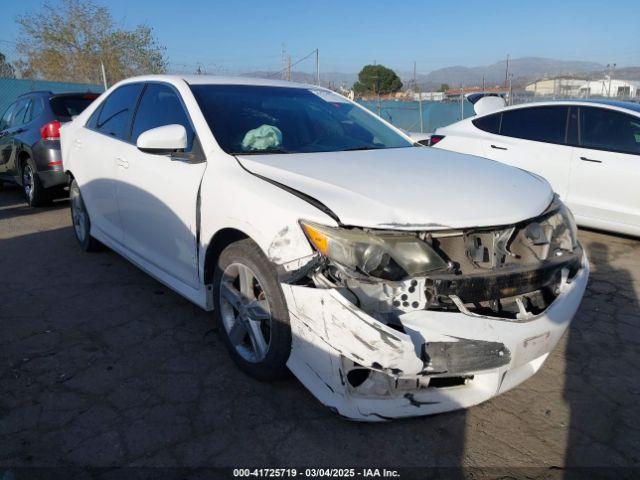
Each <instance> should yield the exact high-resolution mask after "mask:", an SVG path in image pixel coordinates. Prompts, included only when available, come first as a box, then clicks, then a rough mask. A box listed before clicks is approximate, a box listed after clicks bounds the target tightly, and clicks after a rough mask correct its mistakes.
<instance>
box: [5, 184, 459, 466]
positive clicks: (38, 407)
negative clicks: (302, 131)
mask: <svg viewBox="0 0 640 480" xmlns="http://www.w3.org/2000/svg"><path fill="white" fill-rule="evenodd" d="M126 188H135V187H132V186H131V185H127V186H126ZM137 193H139V194H140V195H142V196H144V195H148V194H145V192H137ZM0 198H2V202H5V203H4V205H5V206H7V207H8V208H9V209H11V208H14V207H16V206H17V205H20V204H21V201H22V200H21V198H20V197H19V195H18V193H17V192H15V191H9V192H3V193H2V194H0ZM142 202H143V203H144V204H153V203H154V202H155V204H156V206H160V207H161V208H162V210H161V211H157V212H155V213H154V217H153V218H149V223H148V225H167V224H171V225H173V227H174V228H178V227H177V226H178V225H182V227H180V228H184V229H185V230H184V231H182V232H181V233H179V235H181V234H184V235H186V234H187V231H188V227H187V226H185V225H183V224H181V223H180V221H179V219H178V218H176V216H175V214H174V213H173V211H172V210H171V208H170V207H169V206H167V205H158V203H157V202H158V199H155V198H152V197H151V196H149V198H143V200H142ZM9 211H11V210H9ZM40 211H42V210H40ZM58 215H62V212H60V213H58ZM60 218H61V219H62V218H64V222H66V226H64V227H61V228H55V229H50V230H44V231H32V232H28V233H24V229H21V233H17V231H16V232H15V233H11V232H9V234H8V236H0V251H1V252H2V256H1V257H0V278H2V297H3V302H2V307H1V308H0V384H2V386H3V389H5V391H6V392H7V394H6V395H2V396H0V417H2V419H3V422H2V423H1V425H0V460H1V462H2V463H3V464H5V465H7V466H15V467H26V466H60V465H68V464H70V463H73V464H75V465H80V466H122V465H127V466H186V467H202V466H209V467H211V466H213V467H215V466H218V467H228V466H234V465H235V466H237V465H243V466H255V467H265V466H274V467H282V466H287V465H289V466H298V467H299V466H301V465H307V466H320V465H323V466H332V465H345V466H362V467H365V466H371V465H387V466H394V467H421V468H422V467H425V466H429V467H435V468H443V469H449V468H450V467H459V466H460V465H461V464H462V462H463V452H464V447H465V443H464V438H465V427H466V418H467V413H466V411H464V410H462V411H457V412H451V413H447V414H440V415H436V416H432V417H422V418H413V419H411V420H407V421H394V422H391V423H385V424H362V423H354V422H349V421H345V420H344V419H343V418H341V417H339V416H337V415H335V414H334V413H333V412H331V411H330V410H329V409H328V408H326V407H324V406H323V405H322V404H321V403H320V402H318V401H317V400H316V399H315V398H313V397H312V395H311V394H310V393H309V392H308V391H306V389H305V388H304V387H303V386H302V385H300V383H299V382H298V381H297V380H295V379H294V378H293V377H291V378H289V379H286V380H283V381H280V382H275V383H263V382H259V381H256V380H255V379H253V378H250V377H248V376H246V375H244V374H243V373H242V372H241V371H240V370H239V369H238V368H237V367H236V366H235V365H234V364H233V362H232V361H231V359H230V357H229V355H228V354H227V352H226V350H225V347H224V344H223V342H222V341H221V339H220V338H218V335H219V333H218V332H217V328H216V326H215V325H214V324H213V320H212V315H211V314H210V313H207V312H204V311H203V310H201V309H200V308H198V307H197V306H195V305H193V304H191V303H190V302H188V301H187V300H185V299H184V298H182V297H180V296H179V295H177V294H175V293H173V292H172V291H171V290H169V289H168V288H166V287H165V286H163V285H162V284H160V283H158V282H157V281H155V280H154V279H152V278H151V277H149V276H148V275H147V274H145V273H144V272H142V271H141V270H140V269H138V268H137V267H135V266H134V265H132V264H131V263H129V262H127V261H126V260H124V259H123V258H122V257H120V256H119V255H118V254H116V253H115V252H113V251H111V250H105V251H102V252H99V253H96V254H87V253H84V252H81V251H80V249H79V247H78V245H77V242H76V240H75V239H74V236H73V229H72V228H71V226H70V221H69V216H67V215H64V216H61V217H60ZM0 221H3V220H0ZM25 223H26V222H25ZM33 229H39V227H38V226H37V225H36V226H35V227H33ZM170 240H171V238H167V241H166V242H164V243H162V245H163V246H164V247H165V248H166V249H167V251H166V254H167V255H173V256H175V257H177V256H178V255H181V254H184V252H183V251H182V249H183V247H182V245H181V244H179V243H175V242H174V243H171V241H170ZM447 471H448V470H447ZM453 474H454V473H451V472H450V474H447V475H444V476H443V478H450V477H451V475H453Z"/></svg>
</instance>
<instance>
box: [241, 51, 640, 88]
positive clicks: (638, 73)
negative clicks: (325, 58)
mask: <svg viewBox="0 0 640 480" xmlns="http://www.w3.org/2000/svg"><path fill="white" fill-rule="evenodd" d="M506 68H507V62H506V59H505V60H501V61H499V62H496V63H493V64H491V65H483V66H476V67H465V66H461V65H456V66H451V67H445V68H440V69H437V70H434V71H432V72H429V73H428V74H418V75H417V76H416V81H417V83H418V85H419V86H420V87H421V89H422V90H423V91H429V90H434V89H438V88H439V87H440V85H441V84H443V83H446V84H448V85H449V86H451V87H457V86H459V85H461V84H462V85H465V86H474V85H481V84H482V79H483V77H484V82H485V85H487V86H494V85H503V84H504V82H505V73H506ZM509 72H510V73H511V74H513V77H512V82H513V84H514V85H515V86H522V85H524V84H526V83H529V82H532V81H534V80H537V79H540V78H545V77H556V76H559V75H572V76H577V77H580V78H585V79H591V78H602V77H603V76H604V75H605V74H606V73H607V67H606V66H605V65H602V64H600V63H596V62H589V61H576V60H556V59H552V58H540V57H523V58H514V59H510V60H509ZM397 73H398V75H399V76H400V78H401V79H402V81H403V83H404V84H405V85H409V84H411V83H412V82H413V73H411V72H404V71H398V72H397ZM245 75H247V76H253V77H262V78H264V77H271V78H273V77H274V76H276V78H278V73H277V72H269V71H255V72H250V73H246V74H245ZM614 76H615V77H616V78H622V79H627V80H640V67H625V68H618V69H616V71H615V75H614ZM321 77H322V83H323V85H326V84H329V83H331V84H333V85H334V86H345V87H347V88H350V87H351V85H353V83H354V82H355V81H356V80H357V79H358V74H357V73H343V72H321ZM291 79H292V80H293V81H297V82H305V83H315V75H314V74H311V73H306V72H300V71H292V72H291Z"/></svg>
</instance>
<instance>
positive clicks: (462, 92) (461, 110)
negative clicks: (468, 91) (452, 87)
mask: <svg viewBox="0 0 640 480" xmlns="http://www.w3.org/2000/svg"><path fill="white" fill-rule="evenodd" d="M460 120H464V83H461V84H460Z"/></svg>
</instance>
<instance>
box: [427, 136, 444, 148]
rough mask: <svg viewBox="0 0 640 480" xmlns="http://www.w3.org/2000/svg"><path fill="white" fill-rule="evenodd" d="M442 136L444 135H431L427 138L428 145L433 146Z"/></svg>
mask: <svg viewBox="0 0 640 480" xmlns="http://www.w3.org/2000/svg"><path fill="white" fill-rule="evenodd" d="M443 138H444V135H431V137H430V138H429V146H430V147H433V146H434V145H435V144H436V143H439V142H440V141H441V140H442V139H443Z"/></svg>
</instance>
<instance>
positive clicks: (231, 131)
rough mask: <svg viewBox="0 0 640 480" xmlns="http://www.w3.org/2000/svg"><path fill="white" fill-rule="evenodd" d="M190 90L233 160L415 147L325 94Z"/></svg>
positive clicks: (220, 87)
mask: <svg viewBox="0 0 640 480" xmlns="http://www.w3.org/2000/svg"><path fill="white" fill-rule="evenodd" d="M191 89H192V91H193V93H194V95H195V97H196V100H197V102H198V104H199V105H200V108H201V110H202V112H203V114H204V116H205V118H206V120H207V123H208V124H209V128H211V131H212V132H213V135H214V136H215V138H216V140H217V141H218V144H219V145H220V147H221V148H222V149H223V150H224V151H225V152H227V153H230V154H232V155H248V154H249V155H250V154H268V153H310V152H336V151H345V150H370V149H380V148H400V147H411V146H412V145H413V144H412V143H411V142H410V141H408V140H406V139H405V138H403V137H402V136H401V135H399V134H398V133H396V132H395V131H394V130H392V129H391V128H389V127H388V126H387V125H385V124H384V123H383V122H382V121H380V120H379V119H378V118H377V117H375V116H374V115H372V114H370V113H369V112H367V111H366V110H364V109H363V108H361V107H359V106H357V105H355V104H353V103H352V102H349V101H348V100H346V99H345V98H343V97H341V96H340V95H337V94H334V93H332V92H329V91H326V90H321V89H306V88H289V87H268V86H253V85H192V86H191Z"/></svg>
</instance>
